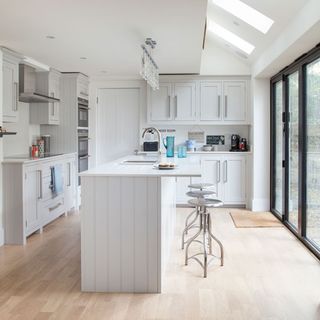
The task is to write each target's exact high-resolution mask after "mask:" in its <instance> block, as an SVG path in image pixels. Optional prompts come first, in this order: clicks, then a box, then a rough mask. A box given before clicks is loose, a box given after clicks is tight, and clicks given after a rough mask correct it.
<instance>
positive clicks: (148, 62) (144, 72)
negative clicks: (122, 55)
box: [140, 38, 159, 90]
mask: <svg viewBox="0 0 320 320" xmlns="http://www.w3.org/2000/svg"><path fill="white" fill-rule="evenodd" d="M156 44H157V42H156V41H154V40H153V39H151V38H146V40H145V44H142V45H141V48H142V58H141V71H140V75H141V77H142V78H143V79H144V80H146V81H147V83H148V85H149V86H150V87H151V88H152V89H153V90H158V89H159V68H158V65H157V64H156V62H155V61H154V60H153V58H152V50H153V49H154V48H155V47H156ZM148 47H149V48H148Z"/></svg>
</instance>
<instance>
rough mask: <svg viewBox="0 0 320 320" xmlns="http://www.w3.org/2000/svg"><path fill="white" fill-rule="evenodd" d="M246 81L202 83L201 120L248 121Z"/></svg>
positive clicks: (226, 122) (223, 122) (219, 122)
mask: <svg viewBox="0 0 320 320" xmlns="http://www.w3.org/2000/svg"><path fill="white" fill-rule="evenodd" d="M247 95H248V93H247V82H246V81H244V80H243V81H240V80H237V81H231V80H223V81H203V82H201V83H200V121H201V122H205V123H215V124H230V123H235V124H237V123H239V124H241V123H247V122H248V119H247V105H248V103H247V102H248V98H247Z"/></svg>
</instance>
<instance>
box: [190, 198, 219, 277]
mask: <svg viewBox="0 0 320 320" xmlns="http://www.w3.org/2000/svg"><path fill="white" fill-rule="evenodd" d="M188 202H189V204H191V205H193V206H196V208H197V210H198V216H199V220H200V228H199V231H198V232H197V233H196V234H195V235H194V236H192V237H191V238H190V239H189V240H188V241H187V244H186V252H185V265H188V261H189V260H190V259H194V260H196V261H197V262H198V263H199V264H200V266H201V267H202V268H203V277H204V278H206V277H207V268H208V265H209V264H210V263H211V262H212V261H213V259H214V258H219V259H220V264H221V266H223V246H222V243H221V242H220V240H218V239H217V238H216V237H215V236H214V235H213V234H212V230H211V229H212V228H211V225H212V223H211V217H210V213H209V212H208V210H207V209H208V208H217V207H221V206H222V205H223V202H222V201H220V200H217V199H205V198H198V199H191V200H189V201H188ZM199 236H202V240H198V239H197V238H198V237H199ZM212 240H214V241H215V242H216V243H217V244H218V245H219V247H220V257H218V256H216V255H214V254H213V253H212ZM194 242H197V243H200V244H201V245H202V247H203V251H202V252H199V253H196V254H194V255H192V256H190V257H189V254H188V252H189V247H190V245H191V244H192V243H194ZM200 255H203V262H202V261H201V260H200V259H199V258H198V256H200ZM208 256H212V259H210V261H208Z"/></svg>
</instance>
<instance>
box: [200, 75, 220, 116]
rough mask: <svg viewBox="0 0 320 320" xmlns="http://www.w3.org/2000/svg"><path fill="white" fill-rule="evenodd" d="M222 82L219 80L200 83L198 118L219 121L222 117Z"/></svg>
mask: <svg viewBox="0 0 320 320" xmlns="http://www.w3.org/2000/svg"><path fill="white" fill-rule="evenodd" d="M221 99H222V83H221V82H219V81H212V82H211V81H210V82H202V83H201V84H200V120H201V121H220V120H221V119H222V112H221V109H222V106H221V102H222V101H221Z"/></svg>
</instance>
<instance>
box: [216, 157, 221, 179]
mask: <svg viewBox="0 0 320 320" xmlns="http://www.w3.org/2000/svg"><path fill="white" fill-rule="evenodd" d="M220 181H221V177H220V160H219V161H218V162H217V183H219V182H220Z"/></svg>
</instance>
